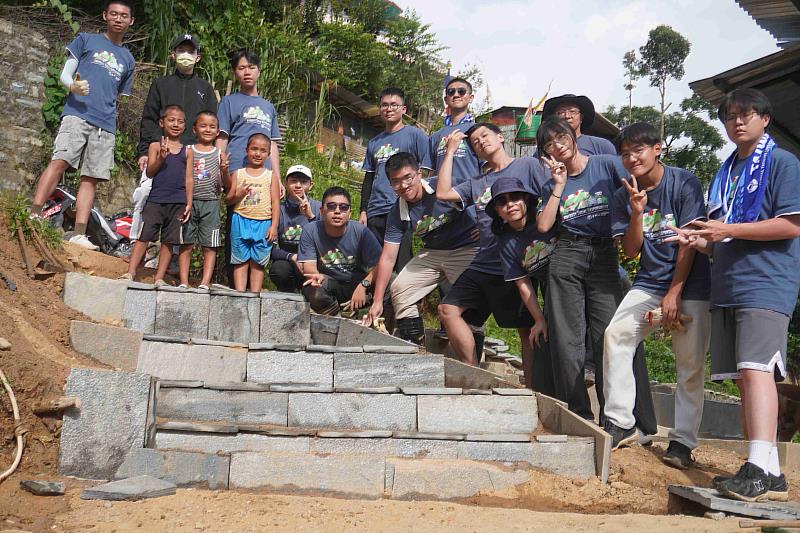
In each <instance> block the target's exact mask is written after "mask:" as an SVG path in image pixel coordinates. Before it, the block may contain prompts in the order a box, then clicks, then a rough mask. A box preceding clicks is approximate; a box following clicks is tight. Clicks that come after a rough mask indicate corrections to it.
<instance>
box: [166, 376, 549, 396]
mask: <svg viewBox="0 0 800 533" xmlns="http://www.w3.org/2000/svg"><path fill="white" fill-rule="evenodd" d="M158 386H159V388H161V389H209V390H219V391H242V392H316V393H320V394H404V395H406V396H488V395H494V396H533V395H534V393H533V391H531V390H530V389H514V388H505V387H493V388H492V389H462V388H460V387H416V386H412V387H393V386H386V387H330V386H322V385H319V383H286V382H281V383H255V382H252V381H241V382H240V381H230V382H220V383H212V382H207V381H199V380H173V379H162V380H158Z"/></svg>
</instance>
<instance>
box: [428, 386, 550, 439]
mask: <svg viewBox="0 0 800 533" xmlns="http://www.w3.org/2000/svg"><path fill="white" fill-rule="evenodd" d="M416 398H417V402H418V420H419V422H418V423H419V430H420V431H431V432H441V433H532V432H533V431H534V430H535V429H536V426H537V422H538V418H537V412H536V398H535V397H533V396H499V395H492V396H472V395H462V396H417V397H416Z"/></svg>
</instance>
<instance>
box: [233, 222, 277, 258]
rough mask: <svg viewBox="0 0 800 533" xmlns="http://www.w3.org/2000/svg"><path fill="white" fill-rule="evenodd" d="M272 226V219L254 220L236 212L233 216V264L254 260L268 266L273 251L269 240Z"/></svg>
mask: <svg viewBox="0 0 800 533" xmlns="http://www.w3.org/2000/svg"><path fill="white" fill-rule="evenodd" d="M270 226H272V220H253V219H252V218H245V217H243V216H241V215H240V214H239V213H234V214H233V217H232V218H231V264H234V265H240V264H242V263H247V262H248V261H253V262H255V263H258V264H259V265H261V266H267V263H268V262H269V256H270V253H271V252H272V243H270V242H269V241H268V240H267V232H268V231H269V228H270Z"/></svg>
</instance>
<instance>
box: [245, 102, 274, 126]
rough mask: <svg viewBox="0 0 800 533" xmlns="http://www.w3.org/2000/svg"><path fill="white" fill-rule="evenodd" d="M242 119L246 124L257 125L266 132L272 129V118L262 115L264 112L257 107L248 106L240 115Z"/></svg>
mask: <svg viewBox="0 0 800 533" xmlns="http://www.w3.org/2000/svg"><path fill="white" fill-rule="evenodd" d="M242 119H243V120H244V121H245V122H247V123H248V124H258V125H259V126H260V127H262V128H264V129H265V130H268V129H270V128H271V127H272V117H270V116H269V115H267V114H266V113H264V110H263V109H261V108H260V107H258V106H257V105H254V106H250V107H248V108H247V110H245V112H244V113H242Z"/></svg>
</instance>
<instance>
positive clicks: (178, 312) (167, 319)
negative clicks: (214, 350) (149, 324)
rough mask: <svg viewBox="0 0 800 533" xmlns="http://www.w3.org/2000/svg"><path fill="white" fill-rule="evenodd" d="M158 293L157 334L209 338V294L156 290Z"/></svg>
mask: <svg viewBox="0 0 800 533" xmlns="http://www.w3.org/2000/svg"><path fill="white" fill-rule="evenodd" d="M156 295H157V296H156V327H155V334H156V335H169V336H173V337H190V338H197V339H207V338H208V310H209V302H210V301H211V296H210V295H209V294H207V293H206V294H199V293H194V292H170V291H156Z"/></svg>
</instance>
